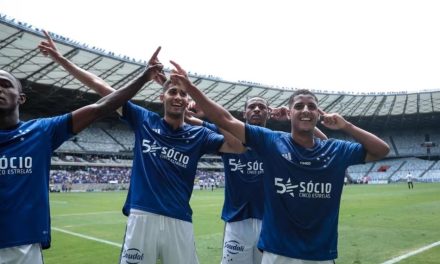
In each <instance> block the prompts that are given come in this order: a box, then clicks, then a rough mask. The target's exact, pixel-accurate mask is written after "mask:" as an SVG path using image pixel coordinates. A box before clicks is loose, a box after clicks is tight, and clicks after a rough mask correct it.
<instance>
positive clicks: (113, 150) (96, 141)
mask: <svg viewBox="0 0 440 264" xmlns="http://www.w3.org/2000/svg"><path fill="white" fill-rule="evenodd" d="M51 36H52V37H53V39H54V41H55V42H57V46H58V47H59V50H60V52H62V53H63V54H64V56H65V57H67V58H69V59H70V60H72V61H73V62H74V63H76V64H78V65H80V66H81V67H83V68H85V69H87V70H89V71H91V72H93V73H95V74H97V75H98V76H100V77H101V78H103V79H104V80H105V81H106V82H108V83H109V84H111V85H112V86H113V87H114V88H116V89H118V88H120V87H122V86H123V85H124V84H126V83H128V82H129V81H131V80H132V79H133V78H134V77H135V76H136V75H137V74H138V73H139V72H140V71H142V70H143V68H144V67H145V64H146V62H145V61H144V60H138V59H133V58H129V57H127V56H124V55H116V54H114V52H111V51H106V50H104V49H102V48H96V47H89V45H87V44H83V43H79V42H77V41H75V40H72V39H69V38H68V37H65V36H61V35H57V34H54V33H51ZM43 38H44V36H43V34H42V32H41V30H40V29H38V28H35V27H33V26H32V25H29V24H27V23H24V22H20V21H16V20H15V19H13V18H9V17H8V16H7V15H4V14H0V43H1V45H0V67H1V68H2V69H4V70H7V71H10V72H12V73H13V74H14V75H15V76H17V77H18V78H20V80H21V82H22V83H23V87H24V91H25V93H27V94H29V95H30V96H29V97H30V98H33V100H31V101H28V102H27V103H26V104H25V105H24V106H23V108H22V111H23V112H24V115H22V117H21V118H22V119H24V120H28V119H31V118H32V117H33V116H49V115H56V114H61V113H65V112H68V111H71V110H72V109H76V108H78V107H79V106H81V105H85V104H88V103H91V102H94V101H96V100H97V98H98V96H97V95H96V93H95V92H93V91H92V90H90V89H89V88H87V87H84V86H83V85H81V83H79V82H78V81H76V80H74V79H73V78H72V77H71V76H69V75H68V74H67V73H66V72H65V71H63V70H61V69H60V68H59V67H58V66H57V65H56V64H54V63H53V62H52V61H50V60H48V59H47V58H45V57H44V56H43V55H42V54H40V53H39V52H38V49H37V45H38V43H39V42H40V41H41V40H42V39H43ZM166 72H169V70H167V69H166ZM189 78H190V79H191V81H193V82H194V83H195V84H196V85H197V86H198V87H199V88H200V89H201V90H203V91H204V93H206V94H207V95H208V96H209V97H210V98H212V99H213V100H215V101H217V102H218V103H219V104H221V105H223V106H225V107H226V108H227V109H228V110H229V111H230V112H231V113H232V114H233V115H234V116H236V117H237V118H241V111H242V107H243V105H244V102H245V100H246V99H247V98H248V97H250V96H257V95H258V96H263V97H265V98H266V99H267V100H268V102H269V104H270V105H271V106H273V107H278V106H284V105H286V104H287V101H288V98H289V97H290V95H291V94H292V93H293V92H294V91H295V88H292V87H277V86H270V85H264V84H260V83H255V82H252V81H242V80H241V81H236V82H233V81H225V80H222V79H221V78H219V77H217V76H214V75H201V74H198V73H191V72H190V73H189ZM312 91H313V92H315V93H316V95H317V97H318V99H319V101H320V105H321V107H322V108H323V110H324V111H326V112H339V113H340V114H342V115H343V116H344V117H345V118H346V119H347V120H349V121H350V122H354V123H356V124H357V125H359V126H360V127H363V128H366V129H367V130H369V131H372V132H374V133H376V134H377V135H379V136H380V137H381V138H382V139H384V140H385V141H386V142H387V143H388V144H389V145H390V147H391V151H390V154H389V155H388V156H387V158H386V159H385V160H382V161H378V162H374V163H367V164H364V165H357V166H352V167H350V168H349V169H348V171H347V175H348V177H349V178H350V180H351V182H359V183H363V182H365V183H366V182H368V183H391V182H399V181H402V180H403V178H404V177H405V175H406V173H407V172H408V171H411V173H412V174H413V175H414V178H415V180H416V181H420V182H432V181H436V182H440V163H439V159H440V147H439V144H440V130H439V129H438V124H440V90H420V91H419V92H412V93H408V92H406V91H401V92H381V93H373V92H366V93H365V92H329V91H325V90H312ZM160 92H161V87H160V86H159V85H157V84H155V83H148V84H146V85H145V86H144V87H143V88H142V89H141V91H140V92H139V93H138V94H137V95H136V96H135V97H134V98H133V101H134V102H135V103H137V104H139V105H141V106H143V107H147V108H149V109H151V110H152V111H155V112H158V113H159V114H162V107H161V105H160V100H159V94H160ZM267 126H268V127H269V128H272V129H275V130H284V131H287V130H289V126H290V124H289V123H287V122H286V123H283V122H281V123H280V122H278V123H277V122H272V121H269V122H268V124H267ZM321 129H322V130H323V131H324V132H325V133H326V134H327V135H328V136H329V137H333V138H342V139H346V137H345V135H341V134H338V133H335V132H333V131H328V130H326V129H325V128H322V127H321ZM133 141H134V136H133V133H132V132H131V131H130V129H129V128H128V127H127V125H125V123H123V122H122V121H121V120H119V118H118V117H117V115H116V114H114V115H112V116H110V117H109V118H107V119H105V120H103V121H102V122H100V123H97V124H94V125H93V126H92V127H90V128H88V129H86V130H84V131H83V132H81V133H79V134H78V135H76V136H75V137H74V138H73V139H71V140H69V141H67V142H65V143H64V144H63V145H62V146H61V147H60V148H59V149H58V150H57V151H56V155H55V156H54V157H53V158H52V168H53V171H52V174H51V175H52V180H53V183H54V184H57V186H56V187H59V186H58V185H63V184H69V186H73V189H78V190H94V189H106V188H110V187H112V186H113V185H110V186H108V184H113V183H114V182H115V181H117V182H118V183H123V184H125V185H126V184H127V183H128V179H127V177H128V176H127V175H129V168H130V166H131V158H132V149H133V144H134V142H133ZM199 169H200V171H199V173H198V176H197V179H196V184H197V181H199V180H202V181H207V182H211V181H214V182H216V185H218V186H221V182H222V181H224V177H223V175H222V170H223V164H222V161H221V159H220V158H219V157H218V156H212V155H211V156H205V157H203V158H202V159H201V161H200V163H199ZM117 174H119V175H117ZM110 182H112V183H110ZM85 185H86V186H85ZM125 185H121V188H125V187H126V186H125ZM112 188H113V187H112Z"/></svg>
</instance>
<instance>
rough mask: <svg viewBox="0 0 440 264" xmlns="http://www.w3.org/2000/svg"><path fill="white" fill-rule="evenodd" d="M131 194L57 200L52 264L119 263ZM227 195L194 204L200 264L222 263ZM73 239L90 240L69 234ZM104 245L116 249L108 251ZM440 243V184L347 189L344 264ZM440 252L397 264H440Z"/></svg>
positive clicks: (199, 196) (48, 253)
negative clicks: (222, 215) (124, 207)
mask: <svg viewBox="0 0 440 264" xmlns="http://www.w3.org/2000/svg"><path fill="white" fill-rule="evenodd" d="M125 196H126V193H125V192H102V193H54V194H51V196H50V201H51V212H52V227H53V230H52V248H51V249H49V250H45V251H44V259H45V263H46V264H59V263H63V264H70V263H76V264H81V263H118V260H119V254H120V247H118V244H122V242H123V236H124V231H125V223H126V220H127V219H126V217H125V216H123V215H122V213H121V208H122V205H123V202H124V200H125ZM222 203H223V189H218V190H215V191H214V192H211V191H205V190H195V191H194V193H193V197H192V199H191V205H192V208H193V211H194V215H193V222H194V229H195V235H196V247H197V252H198V256H199V260H200V263H201V264H211V263H215V264H217V263H220V258H221V245H222V236H223V226H224V225H223V222H222V221H221V220H220V212H221V207H222ZM63 231H68V232H74V233H77V234H80V235H83V236H85V237H89V238H95V239H98V240H99V241H93V240H89V239H86V238H84V237H78V236H74V235H72V234H67V233H65V232H63ZM106 241H108V242H110V244H107V243H105V242H106ZM437 241H440V184H417V183H416V184H415V188H414V189H413V190H408V189H407V187H406V184H392V185H349V186H347V187H346V188H344V192H343V195H342V202H341V209H340V218H339V258H338V259H337V263H338V264H368V263H371V264H373V263H374V264H377V263H383V262H385V261H386V260H389V259H392V258H395V257H398V256H400V255H403V254H406V253H408V252H411V251H414V250H417V249H419V248H421V247H424V246H427V245H429V244H432V243H434V242H437ZM439 260H440V246H437V247H434V248H431V249H429V250H427V251H424V252H422V253H420V254H417V255H415V256H411V257H409V258H407V259H405V260H402V261H400V262H399V264H410V263H411V264H434V263H440V261H439Z"/></svg>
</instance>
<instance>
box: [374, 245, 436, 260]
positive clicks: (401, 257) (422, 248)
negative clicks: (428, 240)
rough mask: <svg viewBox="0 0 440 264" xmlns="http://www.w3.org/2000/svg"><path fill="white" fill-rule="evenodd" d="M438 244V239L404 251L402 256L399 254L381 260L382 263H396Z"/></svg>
mask: <svg viewBox="0 0 440 264" xmlns="http://www.w3.org/2000/svg"><path fill="white" fill-rule="evenodd" d="M438 245H440V241H437V242H435V243H432V244H431V245H427V246H425V247H421V248H419V249H417V250H414V251H411V252H408V253H406V254H404V255H402V256H399V257H396V258H393V259H390V260H387V261H385V262H383V263H382V264H394V263H397V262H399V261H401V260H404V259H406V258H409V257H411V256H414V255H416V254H419V253H422V252H423V251H425V250H428V249H430V248H433V247H436V246H438Z"/></svg>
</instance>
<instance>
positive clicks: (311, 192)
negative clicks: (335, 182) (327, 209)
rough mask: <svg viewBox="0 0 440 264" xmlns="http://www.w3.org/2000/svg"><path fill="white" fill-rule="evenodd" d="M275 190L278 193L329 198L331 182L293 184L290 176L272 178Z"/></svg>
mask: <svg viewBox="0 0 440 264" xmlns="http://www.w3.org/2000/svg"><path fill="white" fill-rule="evenodd" d="M274 180H275V182H274V184H275V189H276V192H277V193H278V194H280V195H284V194H288V195H290V196H291V197H295V194H296V195H297V196H298V197H300V198H307V199H330V198H331V191H332V184H331V183H329V182H313V181H309V182H298V183H297V184H293V183H292V180H291V179H290V178H288V179H287V180H286V179H283V178H277V177H275V178H274Z"/></svg>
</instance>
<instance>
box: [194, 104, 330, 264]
mask: <svg viewBox="0 0 440 264" xmlns="http://www.w3.org/2000/svg"><path fill="white" fill-rule="evenodd" d="M188 108H189V111H188V113H189V114H188V115H187V120H188V122H190V123H191V124H194V125H203V126H205V127H208V128H209V129H211V130H213V131H216V132H218V133H228V132H226V131H224V130H221V129H218V128H217V127H216V126H215V125H214V124H211V123H208V122H204V121H202V120H200V119H199V118H204V112H203V111H201V109H200V108H199V107H197V105H196V104H194V102H191V104H190V105H189V107H188ZM286 109H287V108H285V107H280V108H271V107H269V105H268V102H267V100H265V99H264V98H262V97H258V96H257V97H251V98H249V99H248V100H247V101H246V103H245V105H244V112H243V118H244V120H245V122H246V123H247V124H250V125H255V126H260V127H266V123H267V120H268V119H269V118H272V119H275V120H280V121H283V120H288V116H287V111H286ZM315 134H316V135H317V136H318V137H320V138H322V139H326V138H327V137H326V136H325V134H323V133H322V132H321V131H320V130H319V129H317V128H316V130H315ZM239 143H240V144H241V142H239ZM220 155H221V157H222V160H223V164H224V170H225V200H224V203H223V210H222V215H221V218H222V220H223V221H225V231H224V238H223V256H222V263H223V264H233V263H237V264H260V263H261V259H262V256H263V254H262V252H261V251H260V250H259V249H258V247H257V243H258V239H259V237H260V231H261V220H262V219H263V208H264V200H263V195H264V185H263V173H264V164H263V162H262V160H261V159H260V158H259V157H258V155H257V153H256V152H255V151H254V150H252V148H247V151H246V152H245V153H243V154H231V153H220Z"/></svg>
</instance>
